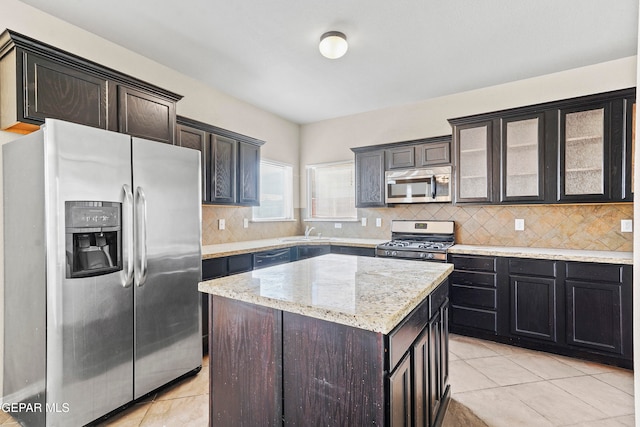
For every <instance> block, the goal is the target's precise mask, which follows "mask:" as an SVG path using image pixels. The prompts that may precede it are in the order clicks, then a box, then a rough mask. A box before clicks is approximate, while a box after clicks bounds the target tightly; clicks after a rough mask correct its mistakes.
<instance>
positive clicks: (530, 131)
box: [501, 114, 544, 201]
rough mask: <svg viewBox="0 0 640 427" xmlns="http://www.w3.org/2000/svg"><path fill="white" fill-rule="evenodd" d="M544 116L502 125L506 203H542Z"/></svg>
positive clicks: (507, 121) (503, 189) (507, 122)
mask: <svg viewBox="0 0 640 427" xmlns="http://www.w3.org/2000/svg"><path fill="white" fill-rule="evenodd" d="M543 134H544V129H543V116H542V114H540V115H536V116H534V117H528V118H511V119H505V120H503V122H502V144H501V147H502V150H501V151H502V174H501V176H502V179H503V182H502V200H504V201H509V200H523V201H526V200H542V199H544V194H543V192H544V191H543V180H542V177H543V174H542V173H541V172H542V171H543V170H544V167H543V164H544V163H543V162H544V159H543V142H542V136H543Z"/></svg>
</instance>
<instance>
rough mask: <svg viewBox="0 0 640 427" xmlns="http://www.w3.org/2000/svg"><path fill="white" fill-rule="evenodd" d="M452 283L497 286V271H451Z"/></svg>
mask: <svg viewBox="0 0 640 427" xmlns="http://www.w3.org/2000/svg"><path fill="white" fill-rule="evenodd" d="M451 283H453V284H456V285H468V286H486V287H490V288H495V287H496V274H495V273H475V272H474V273H469V272H466V271H454V272H453V273H451Z"/></svg>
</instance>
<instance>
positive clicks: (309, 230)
mask: <svg viewBox="0 0 640 427" xmlns="http://www.w3.org/2000/svg"><path fill="white" fill-rule="evenodd" d="M313 229H315V227H309V226H308V225H307V227H306V228H305V229H304V237H306V238H308V237H309V233H311V230H313Z"/></svg>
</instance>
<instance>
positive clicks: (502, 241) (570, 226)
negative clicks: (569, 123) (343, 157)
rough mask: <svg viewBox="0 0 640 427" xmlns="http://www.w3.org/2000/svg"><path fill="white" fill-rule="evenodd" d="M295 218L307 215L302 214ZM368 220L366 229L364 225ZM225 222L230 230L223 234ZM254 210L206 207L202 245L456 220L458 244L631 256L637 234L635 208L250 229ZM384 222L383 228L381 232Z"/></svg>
mask: <svg viewBox="0 0 640 427" xmlns="http://www.w3.org/2000/svg"><path fill="white" fill-rule="evenodd" d="M295 214H296V218H301V217H303V215H304V210H302V209H297V210H296V212H295ZM363 217H364V218H367V226H366V227H363V226H362V224H361V222H360V219H361V218H363ZM220 218H224V219H225V221H226V230H218V219H220ZM244 218H249V219H250V218H251V208H243V207H224V206H203V207H202V222H203V227H202V228H203V229H202V233H203V235H202V240H203V244H205V245H208V244H214V243H227V242H232V241H244V240H256V239H267V238H273V237H282V236H294V235H300V234H303V233H304V227H305V225H311V226H313V227H315V229H314V230H313V232H312V234H313V235H317V233H322V235H323V236H328V237H357V238H372V239H383V240H384V239H389V238H390V236H391V221H392V220H394V219H419V220H453V221H455V222H456V243H460V244H468V245H490V246H525V247H547V248H549V247H551V248H567V249H587V250H605V251H632V250H633V233H621V232H620V220H622V219H631V218H633V204H632V203H621V204H602V205H529V206H521V205H517V206H454V205H452V204H439V203H433V204H413V205H397V206H395V207H393V208H376V209H358V221H353V222H351V221H350V222H342V223H341V225H342V228H335V225H334V223H333V222H319V221H313V222H302V221H296V222H270V223H253V222H250V223H249V228H246V229H245V228H243V219H244ZM376 218H380V219H381V221H382V223H381V227H376ZM516 218H521V219H524V224H525V227H524V231H515V227H514V223H515V219H516Z"/></svg>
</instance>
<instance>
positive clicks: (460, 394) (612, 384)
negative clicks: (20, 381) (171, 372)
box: [0, 335, 634, 427]
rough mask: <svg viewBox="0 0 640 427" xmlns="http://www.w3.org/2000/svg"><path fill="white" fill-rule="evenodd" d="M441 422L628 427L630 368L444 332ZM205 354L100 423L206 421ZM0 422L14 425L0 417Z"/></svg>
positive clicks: (130, 426) (143, 426)
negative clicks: (193, 368)
mask: <svg viewBox="0 0 640 427" xmlns="http://www.w3.org/2000/svg"><path fill="white" fill-rule="evenodd" d="M449 357H450V361H449V372H450V378H449V382H450V384H451V389H452V402H451V404H450V405H449V409H448V411H447V415H446V417H445V419H444V424H443V425H444V426H445V427H462V426H467V427H486V426H490V427H501V426H509V427H515V426H536V427H538V426H578V425H579V426H586V427H589V426H591V427H596V426H633V425H634V400H633V372H632V371H629V370H626V369H621V368H616V367H612V366H607V365H601V364H598V363H592V362H586V361H582V360H578V359H572V358H568V357H564V356H557V355H552V354H548V353H543V352H537V351H532V350H527V349H522V348H518V347H513V346H509V345H504V344H498V343H493V342H490V341H484V340H480V339H475V338H469V337H464V336H459V335H451V337H450V344H449ZM208 372H209V359H208V357H206V356H205V358H204V359H203V367H202V370H201V371H200V372H199V373H198V374H197V375H196V376H193V377H189V378H186V379H184V380H183V381H181V382H179V383H177V384H175V385H174V386H172V387H170V388H168V389H166V390H163V391H161V392H159V393H156V394H155V395H154V396H152V397H151V398H149V399H147V400H145V401H143V402H139V403H136V404H134V405H133V406H131V407H130V408H128V409H127V410H125V411H123V412H121V413H119V414H117V415H115V416H113V417H111V418H109V419H108V420H106V421H104V422H102V423H100V424H99V426H100V427H107V426H109V427H149V426H165V425H167V426H168V425H185V426H186V425H188V426H190V427H191V426H193V427H200V426H202V427H206V426H208V421H209V420H208V407H209V380H208ZM0 425H2V426H8V425H16V426H17V424H16V423H15V422H13V421H12V420H11V419H10V418H8V417H7V418H5V419H3V418H0Z"/></svg>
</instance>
